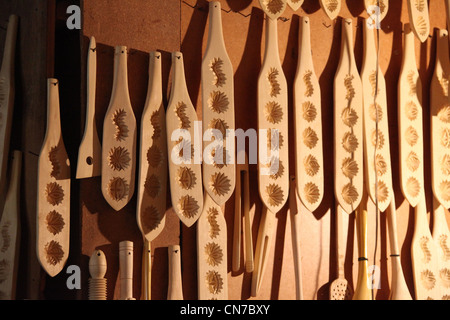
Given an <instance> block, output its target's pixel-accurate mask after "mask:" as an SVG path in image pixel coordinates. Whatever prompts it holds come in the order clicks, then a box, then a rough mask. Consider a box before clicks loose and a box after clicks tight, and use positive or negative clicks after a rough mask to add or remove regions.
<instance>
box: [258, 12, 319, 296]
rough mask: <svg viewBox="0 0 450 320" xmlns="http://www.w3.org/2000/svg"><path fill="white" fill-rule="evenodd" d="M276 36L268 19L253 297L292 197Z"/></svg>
mask: <svg viewBox="0 0 450 320" xmlns="http://www.w3.org/2000/svg"><path fill="white" fill-rule="evenodd" d="M277 32H278V31H277V20H273V19H270V18H269V17H268V16H266V42H265V54H264V60H263V64H262V67H261V70H260V74H259V78H258V129H259V151H260V152H259V161H258V187H259V195H260V198H261V200H262V202H263V205H264V208H263V217H262V218H261V223H260V226H259V228H260V230H259V232H258V239H257V243H256V251H255V270H254V271H253V277H252V295H253V296H256V294H257V291H258V289H259V286H260V284H261V279H262V276H263V272H264V269H265V265H266V263H267V254H266V253H267V249H268V248H269V247H270V244H271V240H272V237H273V231H274V229H273V227H274V226H275V224H276V218H275V214H276V213H277V212H278V211H280V209H281V208H282V207H283V206H284V205H285V203H286V201H287V198H288V195H289V154H288V144H287V142H286V141H287V138H288V119H287V115H288V110H287V107H288V101H287V82H286V78H285V76H284V73H283V69H282V66H281V62H280V56H279V51H278V35H277ZM306 140H307V143H309V144H310V145H313V144H314V143H316V141H315V139H314V134H312V136H310V137H307V138H306ZM281 142H282V143H281ZM264 150H265V152H264ZM264 216H266V217H265V218H264ZM261 246H263V247H261Z"/></svg>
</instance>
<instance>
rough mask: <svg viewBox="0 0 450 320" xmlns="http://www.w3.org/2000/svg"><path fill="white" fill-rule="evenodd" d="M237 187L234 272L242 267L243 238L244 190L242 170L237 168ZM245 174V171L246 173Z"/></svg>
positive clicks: (234, 226) (235, 190) (233, 256)
mask: <svg viewBox="0 0 450 320" xmlns="http://www.w3.org/2000/svg"><path fill="white" fill-rule="evenodd" d="M236 172H237V175H236V187H235V189H234V220H233V221H234V222H233V248H232V254H231V257H232V259H231V266H232V270H233V272H238V271H239V269H240V268H241V239H242V218H243V214H242V212H241V211H242V191H241V172H242V171H240V170H237V171H236ZM244 174H245V173H244Z"/></svg>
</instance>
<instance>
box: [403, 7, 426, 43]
mask: <svg viewBox="0 0 450 320" xmlns="http://www.w3.org/2000/svg"><path fill="white" fill-rule="evenodd" d="M407 4H408V15H409V23H410V24H411V27H412V30H413V32H414V34H415V35H416V36H417V38H418V39H419V40H420V42H425V40H427V39H428V36H429V34H430V16H429V12H428V1H427V0H407Z"/></svg>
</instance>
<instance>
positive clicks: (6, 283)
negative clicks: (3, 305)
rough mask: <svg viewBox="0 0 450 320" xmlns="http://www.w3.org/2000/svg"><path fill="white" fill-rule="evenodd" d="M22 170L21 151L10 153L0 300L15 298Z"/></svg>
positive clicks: (1, 227) (2, 224)
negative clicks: (10, 161) (10, 163)
mask: <svg viewBox="0 0 450 320" xmlns="http://www.w3.org/2000/svg"><path fill="white" fill-rule="evenodd" d="M21 171H22V152H21V151H18V150H15V151H14V152H13V154H12V165H11V176H10V179H9V188H8V192H7V194H6V201H5V206H4V208H3V213H2V217H1V220H0V230H1V233H2V241H1V242H0V243H1V246H0V261H1V265H2V266H1V270H2V272H1V273H2V276H1V279H2V281H0V300H15V298H16V284H17V276H18V274H17V270H18V267H19V252H20V236H21V223H20V179H21Z"/></svg>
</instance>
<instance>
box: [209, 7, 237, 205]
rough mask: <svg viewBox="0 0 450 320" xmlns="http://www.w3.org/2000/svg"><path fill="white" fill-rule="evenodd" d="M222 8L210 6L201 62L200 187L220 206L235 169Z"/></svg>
mask: <svg viewBox="0 0 450 320" xmlns="http://www.w3.org/2000/svg"><path fill="white" fill-rule="evenodd" d="M221 14H222V13H221V5H220V2H218V1H211V2H210V3H209V31H208V42H207V46H206V51H205V55H204V57H203V61H202V72H201V75H202V113H203V137H204V138H205V140H208V139H209V140H210V141H211V142H210V143H209V144H208V145H206V146H204V148H203V150H204V153H205V157H204V158H205V160H206V161H203V172H202V175H203V186H204V188H205V191H206V192H207V193H208V194H209V196H210V197H211V198H212V199H213V200H214V201H215V202H216V203H217V204H218V205H219V206H221V205H223V204H224V203H225V202H226V201H227V200H228V199H229V198H230V196H231V195H232V194H233V191H234V187H235V175H236V166H235V164H234V162H235V161H231V160H233V159H234V158H235V155H234V154H235V152H234V149H235V146H234V135H233V134H230V133H229V132H228V131H227V130H231V132H234V90H233V74H234V73H233V66H232V65H231V61H230V58H229V57H228V54H227V51H226V48H225V42H224V39H223V33H222V16H221Z"/></svg>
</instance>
